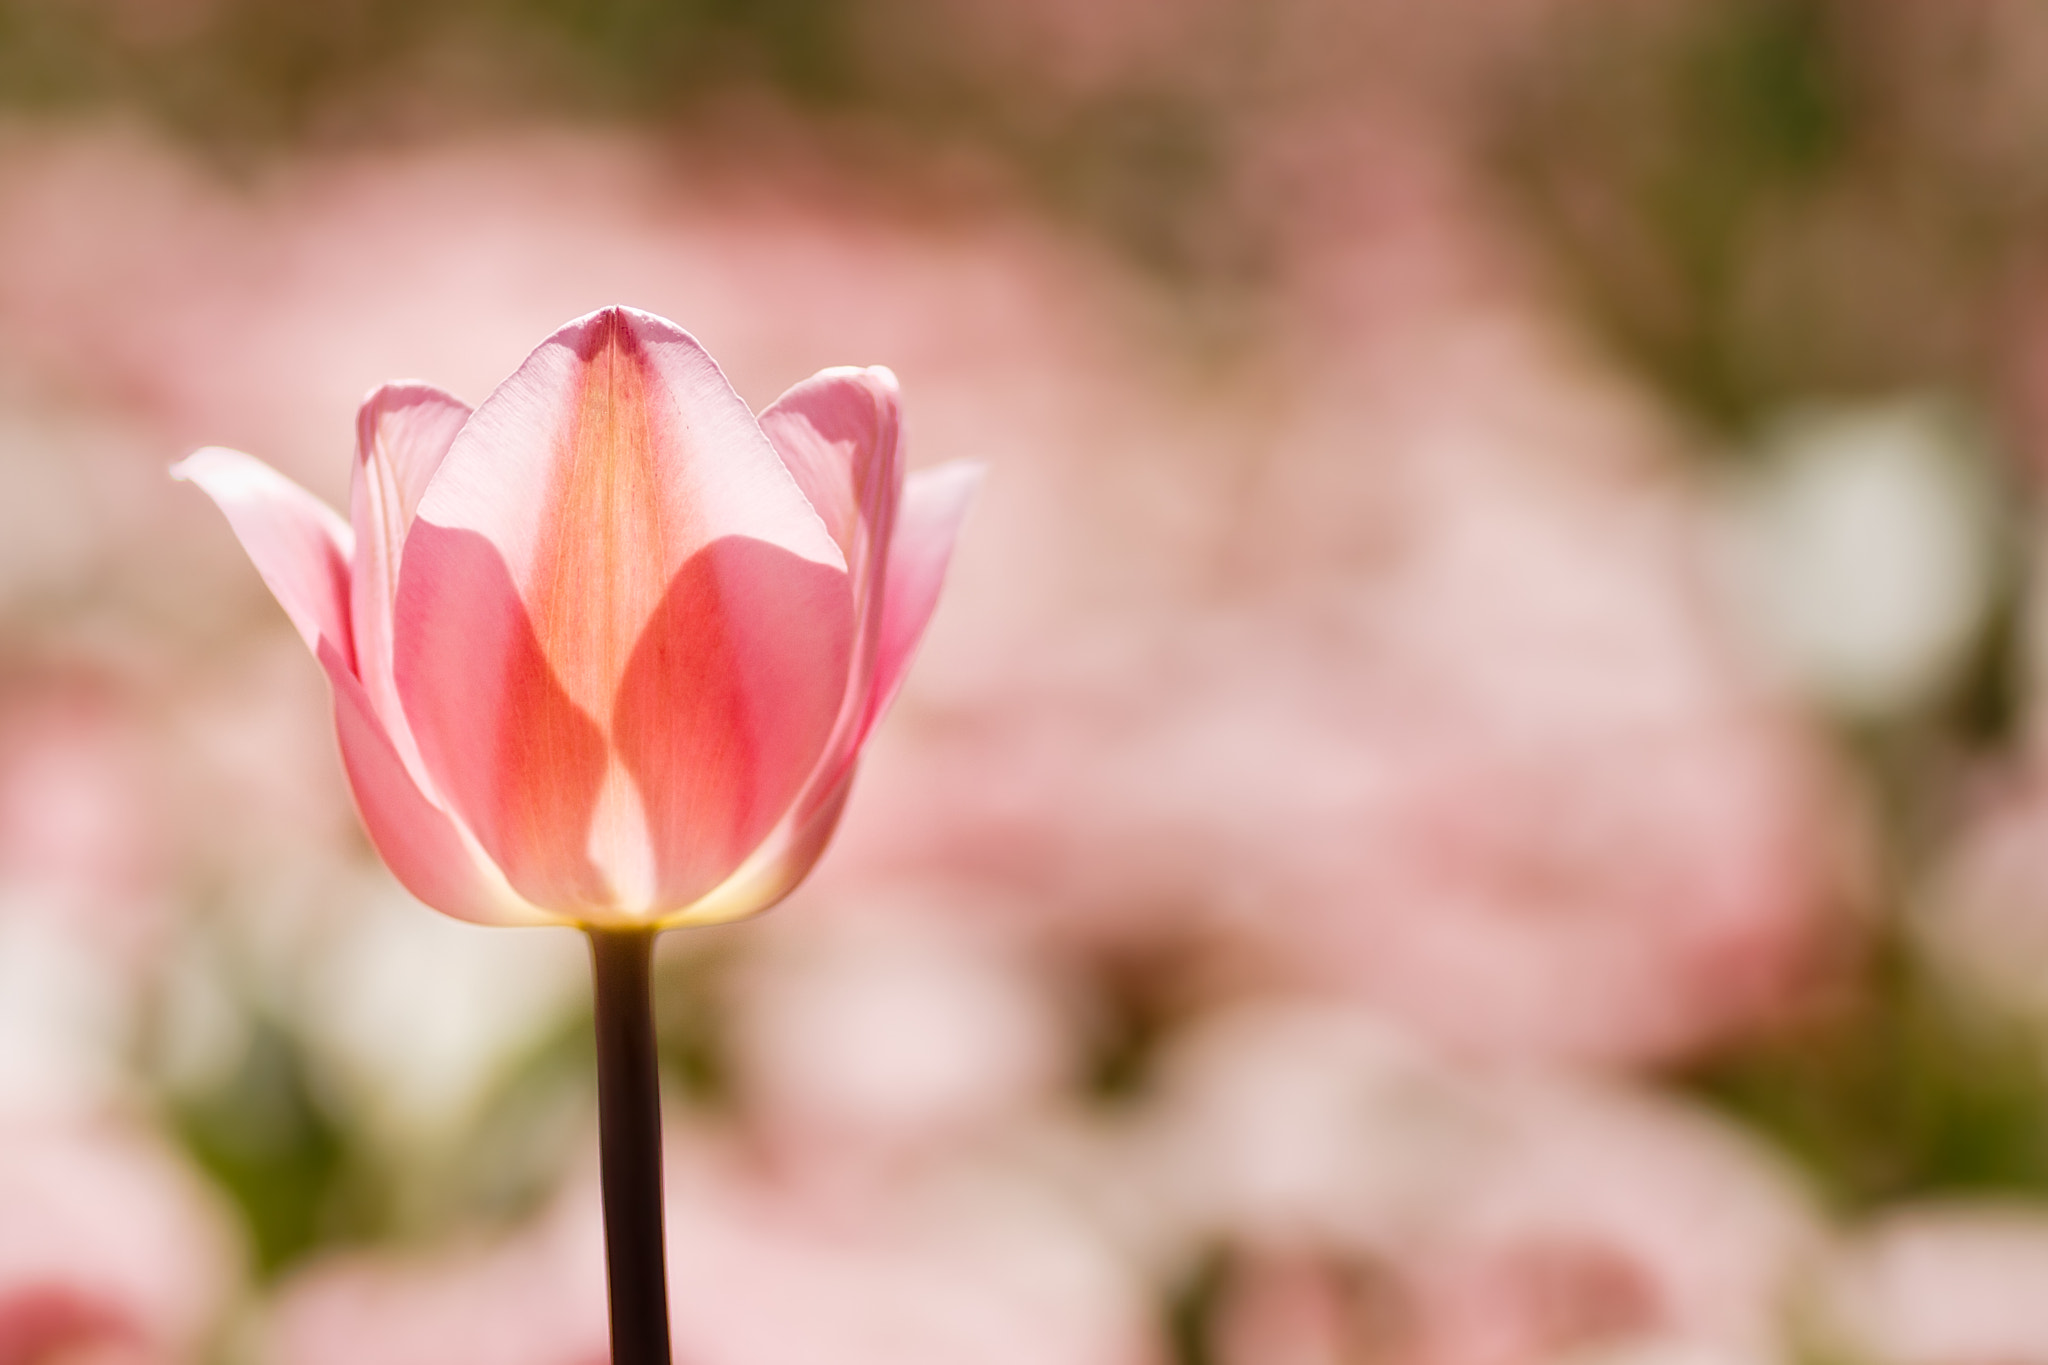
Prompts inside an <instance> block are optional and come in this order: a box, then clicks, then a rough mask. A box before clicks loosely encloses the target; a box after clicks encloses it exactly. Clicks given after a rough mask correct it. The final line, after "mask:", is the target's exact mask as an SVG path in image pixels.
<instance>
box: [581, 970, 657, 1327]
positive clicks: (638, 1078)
mask: <svg viewBox="0 0 2048 1365" xmlns="http://www.w3.org/2000/svg"><path fill="white" fill-rule="evenodd" d="M590 964H591V970H592V972H593V974H594V976H595V979H596V1003H597V1124H598V1145H599V1148H600V1155H601V1157H602V1166H603V1181H604V1259H605V1270H606V1273H607V1275H608V1277H609V1284H610V1301H611V1317H612V1365H670V1360H669V1341H668V1270H667V1264H666V1260H665V1255H664V1246H663V1242H662V1213H661V1202H662V1194H661V1076H660V1071H659V1068H658V1066H657V1064H656V1058H655V1050H654V1001H653V993H652V989H651V987H652V968H653V964H654V934H653V933H652V932H651V931H649V930H629V929H628V930H620V929H593V930H591V931H590Z"/></svg>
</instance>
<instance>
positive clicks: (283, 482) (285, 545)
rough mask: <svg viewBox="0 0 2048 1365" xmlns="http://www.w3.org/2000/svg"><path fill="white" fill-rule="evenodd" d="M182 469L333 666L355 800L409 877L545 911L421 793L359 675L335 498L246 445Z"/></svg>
mask: <svg viewBox="0 0 2048 1365" xmlns="http://www.w3.org/2000/svg"><path fill="white" fill-rule="evenodd" d="M172 473H173V474H174V475H175V476H176V477H178V478H181V479H187V480H190V481H191V482H193V483H196V484H198V485H199V487H200V488H201V489H202V490H203V491H205V492H206V493H207V494H208V495H209V496H211V497H212V498H213V500H214V501H215V502H216V503H218V504H219V505H220V508H221V510H222V511H223V512H225V513H226V514H227V517H228V524H229V525H230V526H232V527H233V528H234V530H235V534H236V536H237V537H239V538H240V540H241V542H242V545H243V547H244V548H245V549H246V550H248V552H249V557H250V559H252V560H253V561H255V564H256V569H257V572H258V573H260V574H262V576H263V580H264V582H266V583H267V584H269V585H270V590H271V591H272V592H273V593H275V594H276V595H277V599H278V601H279V602H280V603H281V604H283V606H284V609H285V612H286V614H287V615H288V616H290V617H291V620H292V623H293V624H294V625H296V626H297V627H298V628H299V634H300V635H301V636H302V637H304V638H305V641H306V644H307V645H308V647H310V648H311V649H312V651H313V653H314V655H315V656H316V657H317V658H318V659H319V661H320V664H321V666H322V667H323V668H325V669H326V670H327V678H328V681H329V682H330V683H331V684H332V685H333V688H334V715H335V728H336V731H337V733H338V735H339V737H340V741H341V753H342V761H343V762H344V764H345V765H346V766H347V768H348V775H349V784H350V786H351V787H352V788H353V789H354V792H355V798H356V807H357V809H358V810H359V811H360V812H361V814H362V817H363V824H364V826H365V827H366V828H367V829H368V830H369V832H370V838H371V840H372V841H373V842H374V843H375V844H376V845H377V851H378V852H379V853H381V854H382V855H383V857H384V861H385V862H386V863H387V864H389V865H390V867H391V870H392V872H393V873H395V874H396V875H397V877H398V879H399V881H401V882H403V883H404V884H405V886H406V889H407V890H409V891H411V892H412V893H413V894H414V895H416V896H418V897H419V898H420V899H421V900H423V901H425V902H426V903H427V904H429V905H431V906H433V907H434V908H435V909H437V910H442V911H445V912H447V913H448V914H451V915H456V916H459V917H461V918H463V919H473V920H480V921H485V922H494V923H525V922H533V921H535V920H537V919H539V918H541V917H540V916H538V915H537V914H536V913H535V912H534V911H533V910H532V908H531V907H529V906H523V905H522V904H520V902H519V901H518V899H517V898H516V897H514V896H512V895H511V894H510V893H509V891H508V889H507V888H505V886H504V882H503V878H501V877H499V876H498V875H497V873H496V870H495V869H493V868H490V867H488V866H487V865H485V864H483V863H481V862H480V861H479V860H478V859H477V858H476V857H475V856H474V854H473V853H472V852H471V850H470V848H469V846H468V844H467V842H466V841H465V840H464V838H463V835H462V832H461V830H460V829H459V827H457V826H456V824H455V822H454V821H452V820H451V819H449V817H448V816H447V815H446V814H445V813H443V812H442V811H441V810H439V809H438V808H436V807H435V806H434V804H433V803H432V802H431V801H429V800H428V799H427V798H426V797H425V796H423V795H422V794H421V793H420V790H419V788H418V787H417V786H416V785H415V784H414V782H413V780H412V777H411V776H410V775H409V774H408V773H407V771H406V768H405V765H404V763H403V762H401V761H400V759H399V757H398V752H397V750H396V749H395V748H394V747H393V745H392V742H391V739H390V737H389V735H387V734H386V732H385V729H384V726H383V724H382V722H381V721H380V720H379V719H378V717H377V714H376V711H375V708H374V707H373V706H372V705H371V703H370V699H369V695H368V693H367V692H366V691H365V690H364V688H363V685H362V683H361V682H360V681H359V680H358V679H357V678H356V675H355V666H354V661H353V659H352V658H351V646H350V632H349V574H348V567H347V565H348V557H349V540H350V532H349V528H348V526H347V525H346V524H345V523H344V522H343V521H342V520H341V518H340V517H338V516H336V515H335V514H334V512H333V510H332V509H330V508H329V507H328V506H327V504H325V503H323V502H321V501H320V500H319V499H318V498H316V497H314V496H313V495H312V494H311V493H308V492H307V491H306V490H305V489H303V488H300V487H299V486H298V485H297V484H295V483H293V482H292V481H291V480H289V479H287V478H285V477H284V476H283V475H282V474H279V473H278V472H277V471H276V470H274V469H271V468H270V467H269V466H268V465H265V464H264V463H262V462H261V461H259V460H256V459H253V458H251V457H250V456H248V455H244V454H242V453H240V452H239V451H233V450H223V449H220V448H218V447H214V448H209V449H206V450H202V451H199V452H198V453H197V454H195V455H192V456H191V457H189V458H187V459H186V460H184V461H183V462H182V463H180V464H179V465H178V466H177V467H176V468H174V469H173V470H172Z"/></svg>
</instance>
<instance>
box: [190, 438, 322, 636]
mask: <svg viewBox="0 0 2048 1365" xmlns="http://www.w3.org/2000/svg"><path fill="white" fill-rule="evenodd" d="M171 477H172V478H176V479H184V480H186V481H188V482H190V483H194V484H197V485H198V486H199V488H200V491H201V492H203V493H205V494H206V495H207V496H208V497H210V498H212V499H213V501H214V503H215V505H217V506H218V507H219V508H220V510H221V511H222V512H223V513H225V514H226V516H227V519H228V525H229V526H230V527H232V528H233V530H234V533H235V537H236V539H238V540H240V541H241V542H242V548H243V549H244V550H245V551H247V552H248V555H249V558H250V560H251V562H253V563H254V564H255V565H256V572H257V573H258V574H260V575H262V577H263V582H264V584H265V585H266V586H268V587H269V589H270V591H271V594H272V595H273V596H275V597H276V598H277V601H278V605H279V606H281V607H283V608H284V613H285V615H286V616H288V617H290V618H291V623H292V624H293V625H294V626H296V627H297V628H298V632H299V638H300V639H302V640H304V641H305V642H306V648H308V649H310V650H312V651H313V652H314V653H315V654H318V653H319V652H320V642H321V641H322V640H325V641H328V642H329V643H330V644H332V645H333V647H334V650H335V652H336V654H337V655H338V656H339V657H340V659H341V660H342V661H343V663H344V664H346V665H347V666H348V667H349V668H351V669H353V668H354V667H355V642H354V635H353V633H352V632H351V631H350V628H349V606H348V597H349V568H348V565H349V556H350V552H351V549H352V546H351V541H352V538H353V537H352V534H351V532H350V531H349V528H348V523H346V522H344V521H343V520H342V519H341V518H340V517H338V516H336V515H335V513H334V509H333V508H331V507H329V506H328V505H327V504H326V503H324V502H322V501H320V499H318V498H316V497H314V496H313V495H312V494H311V493H308V492H307V491H306V490H305V489H303V488H301V487H299V486H298V485H297V484H295V483H293V482H292V481H291V480H290V479H287V478H286V477H285V476H284V475H282V474H280V473H278V472H277V471H276V470H274V469H272V468H271V467H270V466H269V465H267V464H265V463H263V462H262V461H261V460H259V459H257V458H255V457H254V456H252V455H244V454H243V453H242V452H241V451H239V450H228V449H225V448H223V447H221V446H208V447H207V448H206V449H204V450H200V451H195V452H194V453H193V454H191V455H188V456H187V457H185V458H184V459H183V460H181V461H179V462H178V463H177V464H175V465H173V466H172V467H171Z"/></svg>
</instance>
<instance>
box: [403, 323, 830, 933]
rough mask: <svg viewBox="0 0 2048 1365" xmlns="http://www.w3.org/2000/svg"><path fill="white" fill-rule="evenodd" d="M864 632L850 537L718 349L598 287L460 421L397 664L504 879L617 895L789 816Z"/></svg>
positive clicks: (657, 898)
mask: <svg viewBox="0 0 2048 1365" xmlns="http://www.w3.org/2000/svg"><path fill="white" fill-rule="evenodd" d="M853 632H854V619H853V604H852V598H851V593H850V588H849V584H848V580H847V573H846V562H845V557H844V555H843V554H842V553H841V552H840V550H839V547H838V546H837V545H836V544H835V543H834V542H833V540H832V538H831V536H830V535H829V534H828V533H827V531H826V528H825V526H824V524H823V523H822V522H821V521H820V519H819V517H818V514H817V513H816V512H814V511H813V510H812V509H811V507H810V505H809V504H808V502H807V501H806V500H805V498H804V496H803V494H802V492H801V491H800V490H799V489H798V488H797V486H796V484H795V482H794V481H793V480H792V478H791V476H790V474H789V473H788V471H787V470H786V469H785V468H784V466H783V463H782V461H781V460H780V459H779V458H778V457H777V456H776V453H775V451H774V449H773V447H771V446H770V445H769V443H768V441H767V439H766V438H765V437H764V436H763V435H762V434H761V429H760V426H759V424H758V423H756V422H755V420H754V418H753V416H752V414H750V413H749V412H748V411H747V409H746V405H745V404H744V403H742V402H741V401H740V399H739V397H738V396H737V395H736V394H734V393H733V391H732V388H731V386H730V385H729V384H728V383H727V382H726V380H725V376H724V375H723V374H721V373H720V372H719V370H718V367H717V366H716V365H715V364H714V363H713V362H712V360H711V358H710V357H709V356H708V355H706V354H705V353H704V351H703V349H702V348H701V347H700V346H698V345H697V343H696V341H695V340H694V339H692V338H691V337H690V336H689V335H688V334H687V333H685V332H683V331H682V330H680V329H679V328H676V327H675V326H673V325H672V324H670V323H667V322H665V321H663V320H661V319H659V318H655V317H652V316H650V315H648V314H644V313H638V312H633V311H631V310H627V309H608V310H606V311H604V312H601V313H595V314H592V315H590V316H588V317H586V318H582V319H579V320H578V321H576V322H574V323H571V324H570V325H569V326H567V327H565V328H563V329H562V330H561V331H560V332H558V333H556V334H555V335H554V336H553V337H550V338H549V339H548V340H547V341H545V342H543V343H542V344H541V346H540V347H539V348H538V349H536V350H535V351H534V353H533V354H532V355H531V356H529V357H528V358H527V360H526V362H525V363H524V364H523V365H522V366H521V367H520V369H519V371H518V372H517V373H516V374H514V375H513V376H512V378H510V379H509V380H507V381H506V382H505V383H504V384H503V385H502V386H500V388H499V389H498V391H497V392H496V393H494V394H493V395H492V396H491V397H490V398H489V399H488V400H487V401H486V402H485V403H484V405H483V406H482V407H480V408H479V409H477V411H476V413H475V414H474V415H473V416H472V417H471V418H470V420H469V422H468V424H467V425H466V426H464V428H463V429H462V431H461V433H460V434H459V435H458V436H457V437H456V439H455V442H454V444H453V446H452V447H451V448H450V450H449V452H448V455H447V458H446V459H445V460H443V462H442V464H441V467H440V469H439V471H438V472H437V474H436V475H435V477H434V480H433V483H432V485H431V486H430V487H429V488H428V490H427V492H426V495H425V497H424V498H423V499H422V501H421V503H420V507H419V515H418V518H417V520H416V521H415V522H414V524H413V527H412V530H411V532H410V533H409V534H408V536H407V539H406V547H405V555H404V566H403V570H402V572H401V575H400V582H399V593H398V603H397V620H396V642H395V654H396V669H395V672H396V676H397V680H398V688H399V692H400V695H401V696H402V697H403V698H404V702H405V710H406V714H407V715H408V717H409V718H410V720H411V722H412V725H413V730H414V735H415V738H416V739H417V740H418V742H419V745H420V750H421V754H422V756H423V758H424V759H425V762H426V765H427V768H428V770H429V771H430V772H431V773H432V774H433V777H434V779H435V781H436V783H437V784H438V785H439V787H440V789H441V791H442V792H443V793H445V794H446V796H447V797H448V799H449V800H450V801H451V802H452V803H453V805H454V807H455V808H456V810H457V812H458V813H459V814H460V815H461V816H462V818H463V819H464V820H465V821H466V823H467V824H468V825H469V827H470V828H471V829H472V830H474V831H475V833H476V836H477V838H478V839H479V840H480V841H481V842H482V844H483V846H484V848H485V849H486V850H487V851H488V852H489V854H490V855H491V857H492V858H493V859H494V860H495V861H496V862H497V864H498V865H499V866H500V867H501V868H503V869H504V871H505V874H506V876H507V877H508V879H509V880H510V881H511V883H512V885H513V886H514V887H515V888H517V889H518V891H519V892H520V893H521V894H522V895H523V896H525V897H526V898H527V899H528V900H530V901H533V902H536V903H538V904H541V905H546V906H548V907H550V908H554V909H560V910H563V911H564V912H567V913H573V914H575V915H577V916H579V917H582V918H585V919H591V920H598V921H616V920H620V919H631V918H636V917H640V916H643V915H645V914H646V913H648V912H650V911H654V910H660V909H672V908H677V907H680V906H682V905H685V904H687V903H688V902H690V901H692V900H694V899H696V898H697V897H699V896H701V895H703V894H704V893H705V892H707V891H709V890H710V889H711V888H713V887H715V886H716V885H718V884H719V883H720V882H721V881H723V880H724V879H725V878H726V877H727V876H728V875H729V874H731V873H732V872H733V871H734V870H735V869H736V868H737V867H738V866H739V865H740V863H741V862H742V860H743V859H745V857H746V856H747V854H748V853H749V852H750V851H752V849H753V848H754V847H755V846H756V845H757V844H759V843H760V842H761V840H762V839H763V838H765V837H766V836H767V835H768V833H769V832H770V831H771V830H772V829H773V828H774V827H775V825H776V824H777V822H778V821H779V820H780V819H781V818H782V816H783V815H784V813H785V811H786V810H787V809H788V807H789V806H790V805H791V803H792V802H793V800H794V798H795V797H796V795H797V793H798V790H799V788H800V787H801V786H802V784H803V783H804V780H805V778H806V777H807V776H808V775H809V774H810V772H811V771H812V769H813V768H814V766H815V765H816V763H817V761H818V758H819V756H820V754H821V753H822V752H823V750H824V747H825V742H826V739H827V737H828V736H829V734H830V732H831V729H832V725H833V722H834V720H835V719H836V717H837V714H838V711H839V709H840V705H841V702H842V700H843V698H844V694H845V690H846V680H847V676H848V669H849V666H850V662H851V657H852V652H853Z"/></svg>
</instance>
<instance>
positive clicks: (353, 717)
mask: <svg viewBox="0 0 2048 1365" xmlns="http://www.w3.org/2000/svg"><path fill="white" fill-rule="evenodd" d="M319 655H320V662H321V664H322V665H323V666H324V667H325V668H326V669H327V678H328V681H329V682H330V683H331V684H333V687H334V725H335V732H336V734H337V735H338V736H339V738H340V741H341V759H342V765H343V766H344V767H345V768H346V769H347V770H348V781H349V788H350V790H351V791H353V792H354V794H355V799H356V811H357V813H358V814H359V815H360V816H361V817H362V821H363V827H364V828H365V829H366V830H368V831H369V835H370V842H372V843H373V844H375V845H376V846H377V852H378V853H379V854H380V855H381V856H382V857H383V859H384V864H385V866H387V867H389V868H390V869H391V872H392V875H394V876H396V877H397V878H398V880H399V882H400V884H402V885H403V886H404V887H405V889H406V890H408V891H410V892H411V893H412V894H413V895H415V896H417V897H418V898H419V899H420V900H422V901H424V902H425V903H426V904H428V905H431V906H432V907H434V909H436V910H439V911H441V912H442V913H443V914H448V915H453V916H455V917H456V918H457V919H466V920H470V921H473V922H475V923H477V924H548V923H553V922H555V920H554V917H553V916H550V915H547V914H545V913H544V912H542V911H540V910H538V909H536V908H535V907H533V906H531V905H528V904H526V903H525V902H524V901H522V900H521V899H520V898H519V897H518V896H517V895H515V894H514V893H513V892H512V890H511V888H510V887H508V886H507V885H506V884H505V880H504V878H503V877H502V876H500V875H499V874H498V871H497V869H496V868H493V867H491V866H490V864H489V863H488V862H486V861H485V860H484V859H482V858H481V857H479V856H478V854H477V852H476V850H475V849H473V848H472V847H471V845H470V843H469V842H468V841H467V840H465V839H464V838H463V834H462V829H461V827H460V826H458V825H457V824H456V823H455V822H454V821H453V820H452V819H450V818H449V817H448V815H447V813H446V812H445V811H443V810H441V809H440V808H439V807H438V806H436V805H435V804H434V803H433V802H432V801H430V800H428V799H427V797H426V795H425V794H424V793H422V792H421V791H420V788H419V785H418V784H417V783H416V782H415V781H414V780H413V776H412V774H411V773H410V772H409V771H408V770H407V767H406V763H405V760H404V759H402V758H401V757H400V756H399V752H398V749H397V747H396V746H395V745H394V744H393V743H392V740H391V736H390V735H389V733H387V732H386V730H385V728H384V723H383V721H382V719H381V718H380V717H379V716H378V714H377V711H376V708H375V707H374V706H373V705H372V704H371V700H370V695H369V693H368V691H367V690H366V689H365V688H364V687H363V685H362V683H361V682H360V681H359V680H358V679H357V678H356V676H355V675H354V674H353V673H351V672H350V671H349V670H348V668H347V667H346V666H345V665H344V663H343V661H342V659H341V656H340V654H339V653H338V652H337V651H336V650H335V649H334V648H333V647H332V646H331V645H327V644H324V643H323V644H322V646H321V647H320V650H319Z"/></svg>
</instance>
